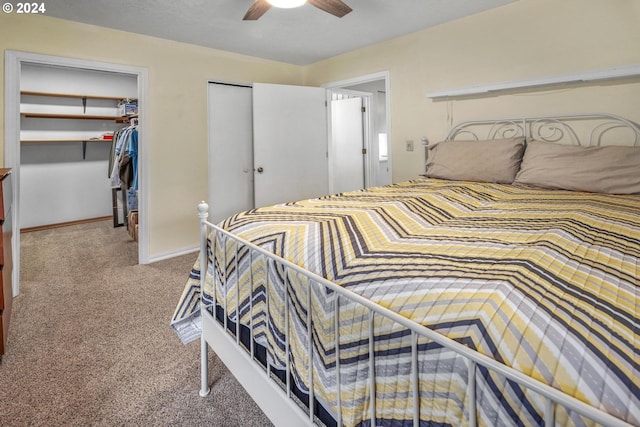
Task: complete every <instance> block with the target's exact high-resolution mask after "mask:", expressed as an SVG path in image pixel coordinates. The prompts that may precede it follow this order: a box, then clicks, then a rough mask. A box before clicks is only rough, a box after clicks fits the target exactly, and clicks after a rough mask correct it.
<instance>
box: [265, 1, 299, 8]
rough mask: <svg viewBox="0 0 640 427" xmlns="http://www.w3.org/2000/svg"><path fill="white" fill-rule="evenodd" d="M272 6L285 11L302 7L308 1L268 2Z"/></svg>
mask: <svg viewBox="0 0 640 427" xmlns="http://www.w3.org/2000/svg"><path fill="white" fill-rule="evenodd" d="M267 2H269V4H271V6H274V7H280V8H283V9H291V8H294V7H299V6H302V5H303V4H305V3H306V2H307V0H267Z"/></svg>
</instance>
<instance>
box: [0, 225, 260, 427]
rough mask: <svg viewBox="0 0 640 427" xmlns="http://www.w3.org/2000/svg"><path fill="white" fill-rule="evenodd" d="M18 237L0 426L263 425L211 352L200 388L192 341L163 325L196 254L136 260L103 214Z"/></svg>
mask: <svg viewBox="0 0 640 427" xmlns="http://www.w3.org/2000/svg"><path fill="white" fill-rule="evenodd" d="M21 240H22V243H21V256H22V268H21V287H20V291H21V294H20V296H18V297H17V298H15V299H14V305H13V307H14V308H13V315H12V318H11V324H10V330H9V340H8V343H7V347H8V349H7V353H6V354H5V356H4V357H3V359H2V363H1V364H0V425H2V426H27V425H29V426H39V425H47V426H62V425H64V426H68V425H79V426H89V425H91V426H112V425H127V426H129V425H131V426H134V425H135V426H145V425H185V426H194V425H208V426H268V425H270V423H269V421H268V419H267V418H266V417H265V416H264V415H263V413H262V412H261V411H260V409H259V408H258V407H257V406H256V404H255V403H254V402H253V401H252V400H251V399H250V398H249V396H248V395H247V394H246V392H245V391H244V390H243V389H242V388H241V387H240V386H239V385H238V383H237V382H236V381H235V379H234V378H233V376H232V375H231V374H229V372H228V371H227V370H226V368H225V367H224V366H223V365H222V363H221V362H220V361H219V360H218V359H217V358H216V357H215V355H214V354H213V352H209V354H210V370H211V375H210V379H211V383H212V384H211V389H212V392H211V395H209V396H208V397H206V398H204V399H203V398H201V397H199V395H198V390H199V378H200V376H199V351H200V343H199V341H197V342H193V343H191V344H189V345H186V346H184V345H183V344H182V343H181V342H180V340H179V339H178V338H177V336H176V335H175V334H174V332H173V331H172V330H171V328H170V327H169V322H170V320H171V316H172V314H173V310H174V308H175V305H176V303H177V301H178V299H179V297H180V294H181V292H182V289H183V286H184V283H185V282H186V279H187V275H188V273H189V271H190V269H191V266H192V265H193V262H194V261H195V258H196V254H195V253H194V254H190V255H185V256H181V257H176V258H173V259H169V260H166V261H161V262H157V263H154V264H150V265H137V255H136V254H137V246H136V243H135V242H133V241H131V239H130V238H129V236H128V234H127V232H126V230H125V229H124V228H115V229H114V228H113V226H112V223H111V222H110V221H103V222H98V223H92V224H84V225H78V226H71V227H65V228H59V229H55V230H46V231H38V232H32V233H26V234H23V235H22V236H21Z"/></svg>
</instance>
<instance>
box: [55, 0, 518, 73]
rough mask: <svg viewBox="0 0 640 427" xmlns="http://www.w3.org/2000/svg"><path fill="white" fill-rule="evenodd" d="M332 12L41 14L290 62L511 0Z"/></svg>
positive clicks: (164, 4) (66, 3)
mask: <svg viewBox="0 0 640 427" xmlns="http://www.w3.org/2000/svg"><path fill="white" fill-rule="evenodd" d="M344 1H345V3H347V4H348V5H349V6H350V7H351V8H352V9H353V12H351V13H349V14H348V15H346V16H345V17H343V18H336V17H335V16H333V15H330V14H328V13H326V12H323V11H321V10H320V9H317V8H315V7H313V6H311V5H309V4H305V5H304V6H302V7H300V8H297V9H277V8H271V9H270V10H269V11H268V12H267V13H266V14H265V15H264V16H262V18H260V19H259V20H257V21H243V20H242V17H243V16H244V14H245V12H246V11H247V9H248V8H249V6H250V5H251V4H252V2H253V0H188V1H176V0H133V1H132V0H47V2H46V8H47V15H49V16H53V17H57V18H62V19H68V20H71V21H78V22H84V23H87V24H93V25H98V26H102V27H108V28H114V29H118V30H124V31H130V32H134V33H139V34H146V35H149V36H155V37H160V38H163V39H169V40H176V41H180V42H185V43H191V44H195V45H200V46H206V47H210V48H214V49H221V50H226V51H231V52H236V53H241V54H246V55H251V56H256V57H260V58H266V59H272V60H276V61H281V62H287V63H290V64H296V65H308V64H311V63H313V62H316V61H319V60H322V59H326V58H330V57H332V56H335V55H339V54H341V53H345V52H349V51H352V50H355V49H358V48H360V47H363V46H367V45H370V44H375V43H379V42H381V41H384V40H388V39H391V38H394V37H398V36H401V35H405V34H409V33H412V32H415V31H418V30H421V29H424V28H427V27H431V26H434V25H438V24H441V23H443V22H447V21H451V20H454V19H458V18H461V17H464V16H468V15H471V14H474V13H478V12H481V11H484V10H487V9H491V8H494V7H498V6H502V5H505V4H508V3H512V2H514V1H516V0H344Z"/></svg>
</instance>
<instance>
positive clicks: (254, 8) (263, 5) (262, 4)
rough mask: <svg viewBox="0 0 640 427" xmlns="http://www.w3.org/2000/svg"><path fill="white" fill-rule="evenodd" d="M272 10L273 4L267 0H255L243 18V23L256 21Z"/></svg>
mask: <svg viewBox="0 0 640 427" xmlns="http://www.w3.org/2000/svg"><path fill="white" fill-rule="evenodd" d="M269 9H271V4H270V3H269V2H268V1H267V0H255V1H254V2H253V4H252V5H251V7H249V10H247V13H246V14H245V15H244V18H242V20H243V21H255V20H256V19H258V18H260V17H261V16H262V15H264V14H265V12H266V11H267V10H269Z"/></svg>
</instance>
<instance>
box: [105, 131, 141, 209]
mask: <svg viewBox="0 0 640 427" xmlns="http://www.w3.org/2000/svg"><path fill="white" fill-rule="evenodd" d="M116 135H117V141H116V142H114V143H112V153H111V156H110V158H109V169H110V171H111V172H110V178H111V185H112V186H113V187H120V188H122V190H123V192H124V193H125V194H126V205H127V208H128V210H133V209H137V208H138V195H137V190H138V129H137V126H135V125H134V126H128V127H126V128H123V129H121V130H120V131H118V132H117V134H114V140H115V139H116Z"/></svg>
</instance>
